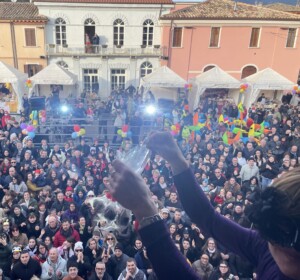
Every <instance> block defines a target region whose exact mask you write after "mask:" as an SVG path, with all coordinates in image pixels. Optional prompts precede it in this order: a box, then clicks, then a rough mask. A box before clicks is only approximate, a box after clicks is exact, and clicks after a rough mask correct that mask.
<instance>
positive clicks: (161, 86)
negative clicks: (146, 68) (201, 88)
mask: <svg viewBox="0 0 300 280" xmlns="http://www.w3.org/2000/svg"><path fill="white" fill-rule="evenodd" d="M185 84H186V81H185V80H184V79H183V78H181V77H180V76H179V75H178V74H176V73H175V72H174V71H172V70H171V69H170V68H168V67H167V66H162V67H160V68H158V69H156V70H155V71H153V72H152V73H151V74H149V75H147V76H145V77H143V78H142V79H141V82H140V87H143V88H144V93H146V92H148V91H151V93H152V94H153V96H154V97H155V99H156V100H158V99H161V98H163V99H171V100H174V101H176V100H177V98H178V89H181V88H184V86H185Z"/></svg>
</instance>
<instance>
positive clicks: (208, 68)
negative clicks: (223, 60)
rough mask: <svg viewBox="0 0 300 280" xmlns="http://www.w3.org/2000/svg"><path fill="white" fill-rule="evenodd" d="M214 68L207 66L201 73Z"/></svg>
mask: <svg viewBox="0 0 300 280" xmlns="http://www.w3.org/2000/svg"><path fill="white" fill-rule="evenodd" d="M215 67H216V66H214V65H208V66H206V67H205V68H204V69H203V72H207V71H209V70H210V69H213V68H215Z"/></svg>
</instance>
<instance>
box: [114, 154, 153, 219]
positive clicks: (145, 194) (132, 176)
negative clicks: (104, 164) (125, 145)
mask: <svg viewBox="0 0 300 280" xmlns="http://www.w3.org/2000/svg"><path fill="white" fill-rule="evenodd" d="M113 168H114V169H115V172H113V173H112V175H111V179H110V184H109V187H108V188H109V190H110V192H111V194H112V196H113V197H114V198H115V199H116V200H117V201H118V202H119V203H120V204H122V205H123V206H124V207H125V208H127V209H129V210H131V211H132V212H133V213H134V214H135V216H136V218H137V219H138V220H141V219H142V218H144V217H150V216H153V215H155V214H157V212H158V211H157V208H156V207H155V204H154V203H153V201H152V199H151V197H150V193H149V190H148V188H147V186H146V184H145V182H144V180H143V179H142V177H141V176H139V175H137V174H136V173H134V171H132V170H131V169H130V168H129V167H127V166H126V165H125V164H123V163H122V162H121V161H119V160H116V161H114V162H113Z"/></svg>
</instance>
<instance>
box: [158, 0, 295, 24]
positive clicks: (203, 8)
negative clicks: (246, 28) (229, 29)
mask: <svg viewBox="0 0 300 280" xmlns="http://www.w3.org/2000/svg"><path fill="white" fill-rule="evenodd" d="M161 19H169V20H172V19H176V20H208V19H227V20H285V21H288V20H291V21H300V16H299V15H296V14H291V13H287V12H283V11H277V10H273V9H269V8H266V7H264V6H255V5H250V4H245V3H241V2H237V4H236V5H235V1H232V0H206V1H205V2H201V3H199V4H196V5H192V6H189V7H186V8H183V9H180V10H177V11H174V12H172V13H169V14H167V15H163V16H162V17H161Z"/></svg>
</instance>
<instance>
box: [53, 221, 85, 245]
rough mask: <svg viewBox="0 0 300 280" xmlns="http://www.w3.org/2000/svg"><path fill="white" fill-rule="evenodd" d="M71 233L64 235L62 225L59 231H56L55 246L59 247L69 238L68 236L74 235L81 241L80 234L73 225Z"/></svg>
mask: <svg viewBox="0 0 300 280" xmlns="http://www.w3.org/2000/svg"><path fill="white" fill-rule="evenodd" d="M69 230H70V234H68V235H63V232H62V231H63V229H62V227H61V228H60V229H59V231H58V232H56V234H55V236H54V242H53V245H54V247H56V248H57V247H59V246H61V245H62V244H63V243H64V242H65V241H66V239H67V237H71V236H73V237H74V238H75V240H76V242H77V241H80V236H79V233H78V232H77V230H75V229H74V228H73V227H72V226H70V229H69Z"/></svg>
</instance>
